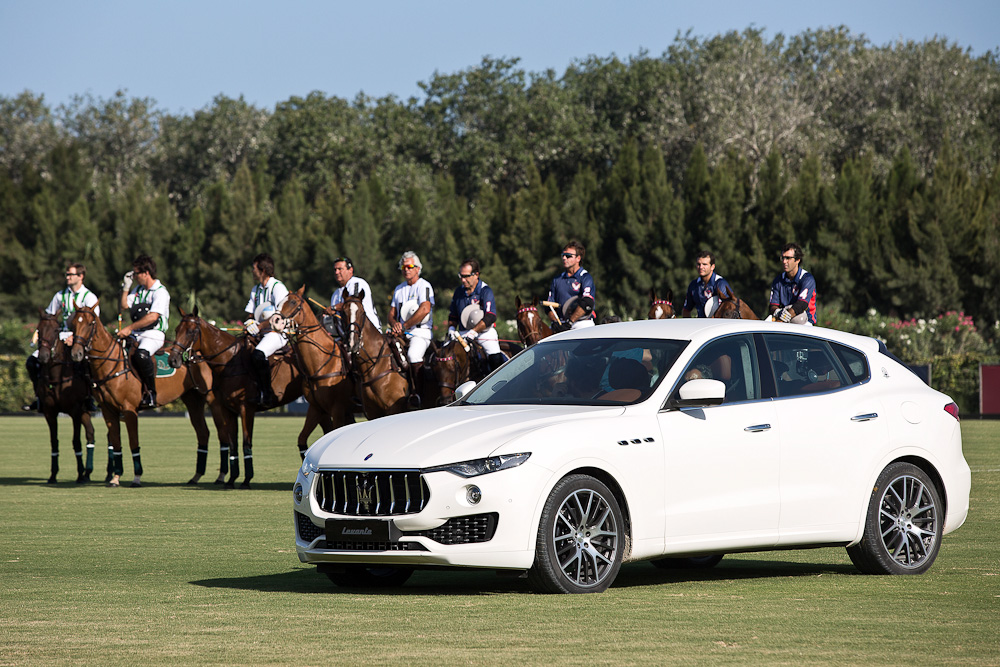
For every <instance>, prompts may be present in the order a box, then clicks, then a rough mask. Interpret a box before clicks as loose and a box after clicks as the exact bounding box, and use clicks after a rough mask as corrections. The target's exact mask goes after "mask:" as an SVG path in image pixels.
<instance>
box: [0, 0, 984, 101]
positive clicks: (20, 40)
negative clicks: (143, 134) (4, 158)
mask: <svg viewBox="0 0 1000 667" xmlns="http://www.w3.org/2000/svg"><path fill="white" fill-rule="evenodd" d="M841 24H843V25H846V26H847V27H848V28H850V30H851V31H852V32H854V33H855V34H862V33H863V34H864V35H865V36H867V37H868V38H869V40H871V41H872V42H873V43H875V44H887V43H891V42H894V41H896V40H898V39H913V40H918V41H919V40H923V39H925V38H930V37H933V36H935V35H937V36H940V37H945V38H947V39H948V40H949V41H950V42H954V43H957V44H958V45H959V46H961V47H963V48H966V47H967V48H970V49H971V50H972V52H973V54H975V55H981V54H983V53H985V52H987V51H994V52H997V53H1000V0H953V1H952V2H946V1H945V0H934V1H927V0H889V1H885V2H881V1H879V0H867V1H865V0H841V1H839V2H836V1H835V2H818V1H816V0H797V1H791V2H789V1H784V0H781V1H778V0H757V1H754V0H720V1H717V2H713V1H711V0H684V1H683V2H676V1H673V0H670V1H666V0H661V1H660V2H655V1H653V0H639V1H635V2H627V1H624V0H618V1H617V2H615V1H611V0H600V1H598V0H571V1H563V0H560V1H558V2H546V1H544V0H504V1H502V2H481V1H480V2H476V1H474V0H464V1H459V0H439V1H435V0H424V1H422V2H421V1H418V0H411V1H403V0H362V1H360V2H359V1H358V0H353V1H351V2H341V1H336V2H335V1H333V0H329V1H326V2H323V1H319V0H275V1H272V2H266V1H265V0H225V1H218V0H0V95H2V96H13V95H17V94H18V93H20V92H22V91H24V90H26V89H27V90H31V91H33V92H34V93H36V94H43V95H44V96H45V100H46V102H47V103H48V104H49V105H50V106H52V107H55V106H58V105H59V104H62V103H66V102H68V101H69V100H70V98H71V96H73V95H74V94H87V93H89V94H91V95H93V96H95V97H103V98H108V97H111V96H112V95H114V93H115V91H116V90H119V89H126V90H127V91H128V94H129V95H130V96H134V97H151V98H153V99H155V100H156V102H157V105H158V107H159V108H161V109H163V110H165V111H169V112H171V113H191V112H193V111H195V110H198V109H201V108H204V107H205V106H207V105H209V104H211V102H212V99H213V98H214V97H215V96H216V95H219V94H224V95H227V96H230V97H234V98H235V97H239V96H240V95H243V96H244V98H245V99H246V100H247V101H249V102H251V103H254V104H256V105H258V106H260V107H264V108H267V109H273V107H274V105H275V104H276V103H277V102H281V101H284V100H287V99H288V98H289V97H292V96H294V95H300V96H305V95H307V94H309V93H310V92H311V91H314V90H319V91H322V92H324V93H325V94H327V95H336V96H339V97H344V98H347V99H353V98H354V97H355V95H357V94H358V93H359V92H362V91H363V92H364V93H365V94H367V95H370V96H373V97H381V96H384V95H389V94H393V95H396V96H397V97H399V98H402V99H406V98H408V97H410V96H417V97H419V96H420V89H419V87H418V85H417V83H418V82H420V81H428V80H429V79H430V78H431V77H432V76H433V74H434V72H435V71H438V72H442V73H452V72H457V71H460V70H463V69H466V68H469V67H472V66H475V65H477V64H478V63H479V62H480V61H481V59H482V57H483V56H486V55H489V56H494V57H519V58H521V66H522V67H523V68H524V69H525V70H527V71H529V72H541V71H544V70H546V69H553V70H555V71H556V73H557V74H559V75H561V74H562V73H563V72H564V71H565V69H566V67H567V66H568V65H570V64H571V63H572V62H573V61H575V60H578V59H583V58H586V57H587V56H588V55H591V54H593V55H597V56H601V57H605V56H609V55H612V54H615V55H617V56H619V57H620V58H623V59H624V58H627V57H628V56H631V55H635V54H637V53H639V52H640V50H642V49H646V50H647V51H648V52H649V53H650V54H652V55H660V54H661V53H663V51H664V50H665V49H666V48H667V46H668V45H670V44H671V43H672V42H673V41H674V38H675V37H676V35H677V33H678V31H680V32H682V33H683V32H686V31H688V30H689V29H690V30H691V31H692V34H693V35H695V36H699V37H707V36H712V35H716V34H719V33H723V32H727V31H730V30H743V29H744V28H747V27H749V26H755V27H757V28H761V29H764V30H765V31H766V33H767V35H768V36H769V37H771V36H773V35H774V34H776V33H779V32H781V33H784V34H786V35H791V34H797V33H799V32H802V31H803V30H805V29H808V28H822V27H830V26H837V25H841Z"/></svg>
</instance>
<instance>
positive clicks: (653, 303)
mask: <svg viewBox="0 0 1000 667" xmlns="http://www.w3.org/2000/svg"><path fill="white" fill-rule="evenodd" d="M649 302H650V306H649V313H648V314H647V315H646V319H647V320H669V319H673V318H674V317H677V314H676V312H675V311H674V291H673V290H671V289H668V290H667V296H666V297H665V298H663V299H658V298H656V288H650V290H649Z"/></svg>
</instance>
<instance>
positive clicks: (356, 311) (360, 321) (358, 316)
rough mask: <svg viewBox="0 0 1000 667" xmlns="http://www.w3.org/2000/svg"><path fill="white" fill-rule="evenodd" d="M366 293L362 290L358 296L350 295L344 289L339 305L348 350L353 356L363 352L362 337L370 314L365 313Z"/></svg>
mask: <svg viewBox="0 0 1000 667" xmlns="http://www.w3.org/2000/svg"><path fill="white" fill-rule="evenodd" d="M364 298H365V291H364V290H360V291H359V292H357V293H356V294H349V293H348V292H347V288H346V287H345V288H344V294H343V301H342V302H341V303H339V304H338V305H337V310H338V311H339V315H340V325H341V328H342V330H346V331H345V335H344V339H345V341H346V345H347V349H348V350H350V352H351V354H357V353H358V352H360V350H361V345H362V341H361V335H362V333H364V330H365V323H366V322H368V314H367V313H365V304H364Z"/></svg>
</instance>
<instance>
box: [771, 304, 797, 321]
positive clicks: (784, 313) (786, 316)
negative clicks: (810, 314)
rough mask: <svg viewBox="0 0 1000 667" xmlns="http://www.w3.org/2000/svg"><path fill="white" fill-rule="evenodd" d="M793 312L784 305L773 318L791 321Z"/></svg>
mask: <svg viewBox="0 0 1000 667" xmlns="http://www.w3.org/2000/svg"><path fill="white" fill-rule="evenodd" d="M794 316H795V314H794V313H793V312H792V309H791V307H790V306H785V307H784V308H782V309H781V310H779V311H778V312H777V313H775V316H774V319H776V320H781V321H782V322H791V321H792V318H793V317H794Z"/></svg>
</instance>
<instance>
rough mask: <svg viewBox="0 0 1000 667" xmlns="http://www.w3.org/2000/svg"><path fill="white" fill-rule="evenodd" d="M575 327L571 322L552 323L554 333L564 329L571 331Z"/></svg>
mask: <svg viewBox="0 0 1000 667" xmlns="http://www.w3.org/2000/svg"><path fill="white" fill-rule="evenodd" d="M572 328H573V325H572V324H571V323H569V322H554V323H553V324H552V333H554V334H557V333H562V332H563V331H569V330H570V329H572Z"/></svg>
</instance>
